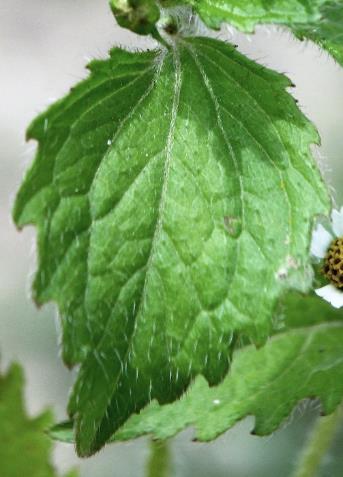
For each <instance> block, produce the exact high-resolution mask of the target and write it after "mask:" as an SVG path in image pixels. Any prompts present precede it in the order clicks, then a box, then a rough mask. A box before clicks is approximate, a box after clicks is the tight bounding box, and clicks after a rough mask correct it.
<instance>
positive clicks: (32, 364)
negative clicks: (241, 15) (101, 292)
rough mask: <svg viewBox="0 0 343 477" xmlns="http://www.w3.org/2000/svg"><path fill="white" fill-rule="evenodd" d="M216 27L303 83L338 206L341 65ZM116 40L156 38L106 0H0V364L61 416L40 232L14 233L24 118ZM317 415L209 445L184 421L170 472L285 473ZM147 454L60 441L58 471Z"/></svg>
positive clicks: (123, 465) (277, 39) (270, 476)
mask: <svg viewBox="0 0 343 477" xmlns="http://www.w3.org/2000/svg"><path fill="white" fill-rule="evenodd" d="M220 36H221V37H222V38H224V39H227V40H232V41H233V42H235V43H237V44H238V45H239V49H240V51H242V52H244V53H246V54H248V56H249V57H250V58H253V59H255V60H257V61H259V62H261V63H262V64H264V65H267V66H271V67H273V68H275V69H276V70H278V71H280V72H283V73H286V74H287V75H288V76H290V77H291V78H292V80H293V82H294V83H295V84H296V86H297V87H296V89H295V90H294V91H292V94H294V95H295V96H296V97H297V99H299V104H300V106H301V108H302V109H303V111H304V112H305V113H306V114H307V115H308V116H309V118H310V119H312V120H313V121H314V123H315V124H316V125H317V127H318V129H319V131H320V134H321V137H322V147H321V148H320V149H319V150H316V151H315V155H316V157H317V159H318V161H319V162H320V164H321V167H322V170H323V172H324V174H325V176H326V177H327V179H328V180H329V183H330V184H331V186H332V188H333V191H334V192H333V194H334V197H335V199H336V201H337V202H338V204H339V205H342V204H343V191H342V188H341V184H342V178H343V167H342V164H343V163H342V156H343V131H342V122H343V69H340V68H339V67H338V66H337V65H335V63H334V62H333V60H331V59H330V58H329V57H328V55H326V54H325V53H322V52H320V51H319V50H318V49H317V48H316V47H313V46H312V45H306V44H304V43H300V42H298V41H296V40H294V39H293V38H292V37H291V35H290V34H289V33H288V32H285V31H281V30H280V29H276V28H265V27H263V28H259V29H258V32H257V34H256V35H254V36H252V37H250V38H249V39H248V38H245V37H244V36H242V35H238V34H237V33H233V32H232V31H231V30H230V29H229V28H223V29H222V32H221V33H220ZM114 44H117V45H118V44H119V45H123V46H128V47H131V48H132V47H134V48H141V49H142V48H145V47H146V46H147V45H151V42H150V41H149V40H148V39H146V38H138V37H137V36H135V35H134V34H131V33H130V32H128V31H124V30H121V29H119V28H118V27H117V26H116V25H115V22H114V20H113V18H112V15H111V13H110V11H109V9H108V6H107V0H101V1H100V0H98V1H94V0H0V65H1V75H0V157H1V161H0V211H1V214H0V224H1V225H0V254H1V260H0V263H1V269H0V306H1V320H0V350H1V368H2V369H5V368H6V367H7V365H8V364H9V363H10V362H11V361H12V360H17V361H19V362H20V363H21V364H22V365H23V366H24V368H25V374H26V380H27V386H26V398H27V407H28V410H29V412H30V413H31V414H34V413H37V412H39V411H41V410H42V409H43V408H44V407H46V406H51V407H52V408H53V409H54V413H55V416H56V419H57V420H60V419H63V418H65V417H66V416H65V406H66V402H67V399H68V389H69V387H70V385H71V383H72V373H70V372H69V371H68V370H67V369H65V368H64V366H63V365H62V363H61V360H60V358H59V350H58V338H57V334H56V328H55V321H56V315H57V314H56V310H55V308H54V307H53V306H52V305H50V306H46V307H44V308H43V309H41V310H37V309H36V308H35V307H34V305H33V304H32V303H31V301H30V293H29V288H30V282H31V278H32V274H33V271H34V269H35V245H34V238H35V234H34V230H33V229H32V228H31V229H30V228H29V229H26V230H25V231H24V232H21V233H18V232H17V231H16V230H15V227H14V226H13V224H12V222H11V217H10V210H11V206H12V203H13V198H14V194H15V191H16V190H17V188H18V185H19V183H20V181H21V178H22V175H23V171H24V170H25V169H26V167H27V166H28V164H29V163H30V162H31V160H32V158H33V152H34V148H35V144H33V143H30V144H26V143H25V141H24V135H25V128H26V126H27V125H28V123H29V122H30V121H31V119H33V117H34V116H35V115H36V114H37V113H38V112H40V111H42V110H43V109H44V108H45V107H46V106H47V105H48V104H50V103H51V102H52V101H53V100H54V99H56V98H59V97H60V96H61V95H62V94H64V93H66V92H67V90H68V88H69V87H70V86H71V85H73V84H74V83H75V82H76V81H78V80H80V79H81V78H83V77H85V75H86V71H85V69H84V65H85V63H86V62H87V61H88V60H89V59H91V58H94V57H96V58H103V57H105V56H106V52H107V51H108V49H109V48H110V47H111V46H113V45H114ZM318 412H319V408H318V405H316V404H308V403H305V404H301V405H300V406H299V407H298V408H297V410H295V412H294V413H293V416H292V417H291V419H290V420H288V421H287V423H285V425H284V426H283V428H282V429H281V430H279V431H278V432H276V433H275V434H274V435H273V436H270V437H268V438H258V437H253V436H251V435H250V433H249V432H250V430H251V429H252V427H253V420H252V419H251V418H248V419H246V420H245V421H243V422H241V423H240V424H239V425H237V426H236V427H235V428H233V429H232V430H231V431H229V432H227V433H226V434H225V435H224V436H222V437H220V438H219V439H217V440H216V441H215V442H213V443H210V444H199V443H192V442H191V438H192V431H191V430H188V431H186V432H184V433H183V434H181V435H180V436H178V437H177V438H176V439H174V440H173V442H172V459H173V472H172V476H173V477H193V476H195V475H196V476H197V477H205V476H206V477H208V476H211V477H224V476H226V477H227V476H230V477H262V476H263V477H274V476H276V475H277V476H279V477H286V476H289V475H290V473H291V471H292V469H293V466H294V464H295V461H296V458H297V456H298V453H299V451H300V449H301V447H302V446H303V444H304V442H305V439H306V436H307V434H308V432H309V431H310V429H311V427H312V425H313V422H314V419H315V417H316V416H317V415H318ZM0 425H1V423H0ZM0 445H3V443H1V444H0ZM342 445H343V432H342V433H341V435H339V436H337V439H336V442H335V444H334V445H333V447H332V449H331V452H330V455H329V456H328V457H327V458H326V460H325V462H324V463H323V466H322V469H321V476H322V477H324V476H327V477H340V476H342V475H343V455H342V452H341V449H342ZM147 455H148V440H147V439H139V440H137V441H135V442H132V443H125V444H116V445H111V446H108V447H107V448H106V449H105V450H103V451H101V453H99V454H98V455H96V456H95V457H92V458H90V459H88V460H82V461H81V460H80V459H78V458H77V457H76V456H75V453H74V450H73V447H72V446H68V445H63V444H57V445H56V448H55V454H54V462H55V464H56V467H57V468H58V469H59V470H60V471H61V472H62V471H65V470H67V469H68V468H69V467H70V466H73V465H77V466H78V467H79V468H80V475H81V477H97V476H99V477H100V476H101V477H110V476H111V477H141V476H143V475H144V468H145V462H146V458H147ZM32 477H34V476H32Z"/></svg>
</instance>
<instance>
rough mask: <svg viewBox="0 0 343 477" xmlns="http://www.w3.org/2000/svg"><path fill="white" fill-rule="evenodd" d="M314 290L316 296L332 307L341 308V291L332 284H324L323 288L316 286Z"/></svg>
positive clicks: (342, 300) (342, 303)
mask: <svg viewBox="0 0 343 477" xmlns="http://www.w3.org/2000/svg"><path fill="white" fill-rule="evenodd" d="M315 292H316V294H317V295H318V296H320V297H321V298H324V300H326V301H328V302H329V303H331V305H332V306H333V307H334V308H341V307H342V306H343V291H341V290H338V288H336V287H335V286H334V285H326V286H325V287H323V288H318V289H317V290H315Z"/></svg>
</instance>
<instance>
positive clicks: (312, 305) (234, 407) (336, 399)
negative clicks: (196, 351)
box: [51, 295, 343, 442]
mask: <svg viewBox="0 0 343 477" xmlns="http://www.w3.org/2000/svg"><path fill="white" fill-rule="evenodd" d="M284 313H285V317H284V318H285V325H286V327H287V328H286V330H284V331H283V332H280V333H279V334H276V335H275V336H274V337H273V338H272V339H270V341H268V343H267V344H266V345H265V346H264V347H263V348H260V349H256V348H254V347H253V346H246V347H244V348H242V349H240V350H237V351H236V352H235V354H234V357H233V364H232V368H231V371H230V373H229V375H228V376H227V377H226V378H225V379H224V381H223V382H222V383H221V384H219V385H218V386H216V387H212V388H210V387H209V386H208V384H207V383H206V381H205V380H204V378H203V377H201V376H199V377H197V378H196V380H195V382H194V383H193V384H192V386H191V387H190V389H189V391H188V392H187V393H186V394H185V395H184V396H183V397H182V398H181V400H180V401H178V402H175V403H173V404H167V405H164V406H160V405H158V403H157V402H152V403H151V404H150V405H149V406H148V407H147V408H146V409H144V410H143V411H142V412H141V413H140V414H139V415H134V416H132V417H131V418H130V419H129V420H128V421H127V422H126V423H125V425H124V426H123V427H122V428H121V429H120V430H119V431H117V432H116V434H114V436H113V437H112V438H111V441H112V442H115V441H122V440H129V439H134V438H137V437H139V436H141V435H145V434H151V435H152V436H153V437H154V438H157V439H166V438H169V437H172V436H173V435H175V434H177V433H178V432H180V431H182V430H184V429H185V428H187V427H189V426H193V427H194V428H195V438H196V439H198V440H200V441H209V440H212V439H214V438H215V437H217V436H218V435H219V434H221V433H223V432H225V431H227V430H228V429H230V428H231V427H232V426H233V425H234V424H235V423H236V422H237V421H239V420H240V419H243V418H244V417H247V416H249V415H252V416H254V417H255V426H254V433H255V434H258V435H267V434H270V433H272V432H274V431H275V430H276V429H277V428H278V427H279V426H280V425H281V424H282V422H283V421H284V419H285V418H286V417H287V416H289V415H290V413H291V412H292V409H293V407H294V406H295V405H296V404H297V403H298V402H299V401H300V400H302V399H305V398H319V399H320V400H321V405H322V411H323V413H324V414H329V413H331V412H333V411H334V409H335V408H336V407H337V405H338V404H339V403H340V402H341V401H342V399H343V354H342V340H343V311H342V310H334V309H333V308H331V307H330V306H329V305H328V304H325V303H324V302H323V301H321V300H320V299H318V298H317V297H306V298H303V297H299V296H297V295H291V296H290V297H288V299H287V301H286V308H285V310H284ZM51 436H52V437H53V438H55V439H57V440H61V441H64V442H73V440H74V437H73V429H72V423H62V424H60V425H58V426H55V427H54V428H53V429H52V430H51Z"/></svg>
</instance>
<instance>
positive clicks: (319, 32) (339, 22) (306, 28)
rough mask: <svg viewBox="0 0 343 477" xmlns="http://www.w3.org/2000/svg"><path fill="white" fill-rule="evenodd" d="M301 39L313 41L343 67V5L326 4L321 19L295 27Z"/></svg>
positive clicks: (338, 3) (336, 3) (340, 3)
mask: <svg viewBox="0 0 343 477" xmlns="http://www.w3.org/2000/svg"><path fill="white" fill-rule="evenodd" d="M293 31H294V32H295V34H296V35H297V36H298V37H299V38H301V39H308V40H312V41H313V42H314V43H317V44H318V45H319V46H320V47H321V48H324V49H325V50H327V51H328V52H329V53H330V55H331V56H333V58H335V60H336V61H337V62H338V63H340V65H341V66H343V3H342V2H341V1H339V2H326V3H325V5H324V6H323V7H322V8H321V19H320V20H319V21H316V22H310V23H309V24H304V25H301V24H300V25H295V26H294V27H293Z"/></svg>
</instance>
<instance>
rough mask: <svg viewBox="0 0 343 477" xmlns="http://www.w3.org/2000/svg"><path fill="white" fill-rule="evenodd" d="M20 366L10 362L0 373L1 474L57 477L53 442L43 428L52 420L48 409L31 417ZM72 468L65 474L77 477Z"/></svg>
mask: <svg viewBox="0 0 343 477" xmlns="http://www.w3.org/2000/svg"><path fill="white" fill-rule="evenodd" d="M23 386H24V378H23V373H22V370H21V367H20V366H19V365H18V364H12V366H11V367H10V369H9V370H8V372H7V374H5V375H3V376H2V375H0V423H1V424H0V441H1V445H0V475H1V477H24V476H27V477H56V476H57V474H56V472H55V469H54V467H53V466H52V464H51V451H52V443H51V441H50V439H49V438H48V437H47V436H46V434H45V430H46V429H47V428H48V427H49V426H51V424H52V423H53V416H52V414H51V412H50V411H49V410H46V411H44V412H42V413H41V414H40V415H39V416H37V417H35V418H33V419H31V418H29V417H28V416H27V415H26V412H25V409H24V402H23ZM77 475H78V474H77V472H76V471H75V470H73V471H70V472H69V473H68V474H67V475H66V476H65V477H77Z"/></svg>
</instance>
